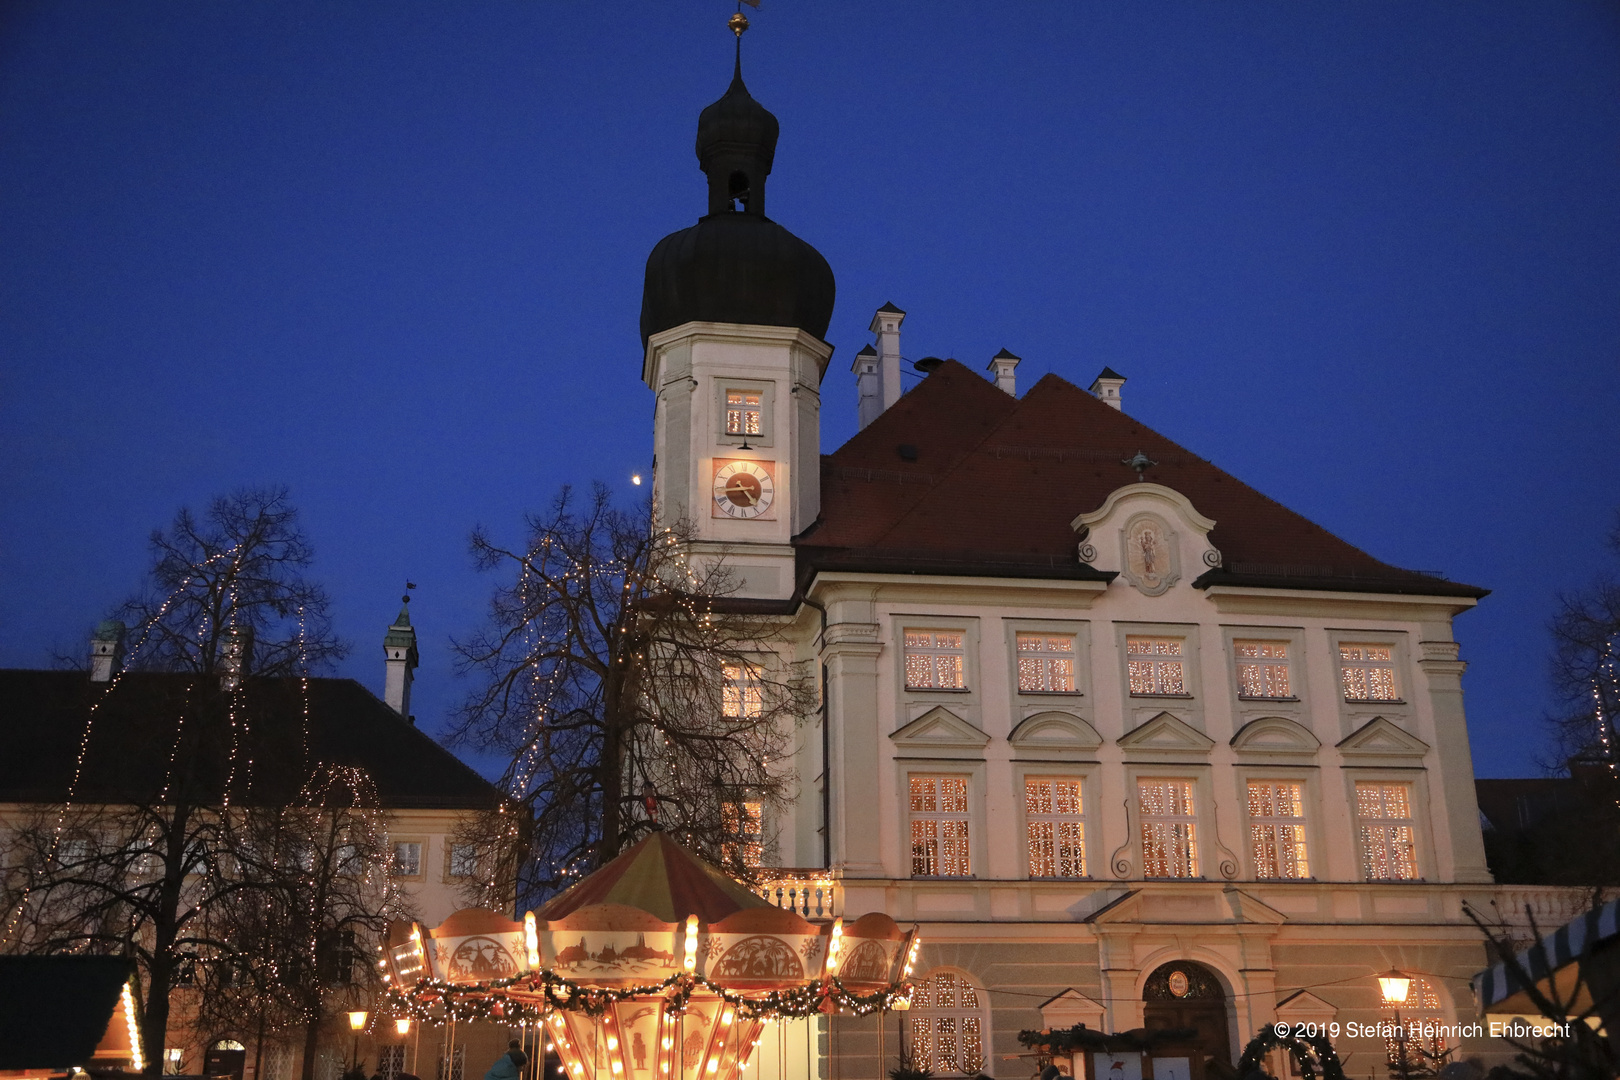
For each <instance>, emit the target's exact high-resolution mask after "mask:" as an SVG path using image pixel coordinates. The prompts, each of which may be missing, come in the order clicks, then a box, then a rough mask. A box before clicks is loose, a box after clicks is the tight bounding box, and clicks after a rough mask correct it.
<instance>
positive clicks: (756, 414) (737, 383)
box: [714, 379, 775, 449]
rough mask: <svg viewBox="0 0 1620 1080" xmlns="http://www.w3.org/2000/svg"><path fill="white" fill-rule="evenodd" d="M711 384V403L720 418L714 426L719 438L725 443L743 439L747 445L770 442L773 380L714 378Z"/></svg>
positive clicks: (740, 441) (760, 444) (768, 443)
mask: <svg viewBox="0 0 1620 1080" xmlns="http://www.w3.org/2000/svg"><path fill="white" fill-rule="evenodd" d="M714 385H715V398H714V407H715V409H716V412H717V414H718V415H719V418H720V419H719V423H718V424H716V425H715V428H716V434H717V435H718V437H719V439H720V441H721V442H722V443H723V444H725V445H728V446H742V445H743V444H745V443H746V444H747V446H748V448H750V449H752V448H753V447H765V446H770V445H771V444H772V434H773V432H772V431H771V426H772V425H771V410H772V409H773V407H774V405H775V393H774V390H775V386H774V384H773V383H771V382H769V381H764V382H760V381H755V380H752V379H716V380H715V384H714Z"/></svg>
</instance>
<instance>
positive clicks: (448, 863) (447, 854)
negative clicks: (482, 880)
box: [444, 840, 480, 881]
mask: <svg viewBox="0 0 1620 1080" xmlns="http://www.w3.org/2000/svg"><path fill="white" fill-rule="evenodd" d="M458 848H465V849H467V850H469V851H470V852H471V853H472V869H471V870H470V871H468V872H467V873H465V874H458V873H456V858H457V851H456V849H458ZM479 862H480V857H479V853H478V845H477V844H469V843H463V842H461V841H457V840H451V841H449V842H448V843H446V844H445V845H444V880H446V881H466V880H467V879H468V878H473V877H477V876H478V864H479Z"/></svg>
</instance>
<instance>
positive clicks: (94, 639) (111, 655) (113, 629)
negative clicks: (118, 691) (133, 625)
mask: <svg viewBox="0 0 1620 1080" xmlns="http://www.w3.org/2000/svg"><path fill="white" fill-rule="evenodd" d="M123 661H124V624H123V623H121V622H119V621H118V620H117V619H106V620H104V621H103V622H102V623H101V624H100V625H99V626H97V627H96V631H95V633H93V634H91V635H90V681H91V682H112V677H113V676H114V675H115V674H117V673H118V668H119V666H120V665H121V664H122V663H123Z"/></svg>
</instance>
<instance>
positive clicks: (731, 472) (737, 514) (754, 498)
mask: <svg viewBox="0 0 1620 1080" xmlns="http://www.w3.org/2000/svg"><path fill="white" fill-rule="evenodd" d="M773 467H774V462H769V461H719V462H716V463H715V470H714V516H715V517H728V518H742V519H746V518H757V517H761V516H763V515H764V514H765V512H766V511H767V510H769V509H770V508H771V503H772V502H774V501H775V500H776V481H775V479H774V478H773V477H772V476H771V470H772V468H773Z"/></svg>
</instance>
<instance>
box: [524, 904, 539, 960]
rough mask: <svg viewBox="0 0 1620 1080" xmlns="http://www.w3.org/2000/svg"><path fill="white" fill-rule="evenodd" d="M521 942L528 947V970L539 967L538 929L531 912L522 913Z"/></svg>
mask: <svg viewBox="0 0 1620 1080" xmlns="http://www.w3.org/2000/svg"><path fill="white" fill-rule="evenodd" d="M523 941H524V944H525V945H527V946H528V947H529V970H530V971H533V970H535V969H536V968H538V967H539V966H540V927H539V925H538V924H537V923H536V922H535V918H534V912H532V911H525V912H524V913H523Z"/></svg>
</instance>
